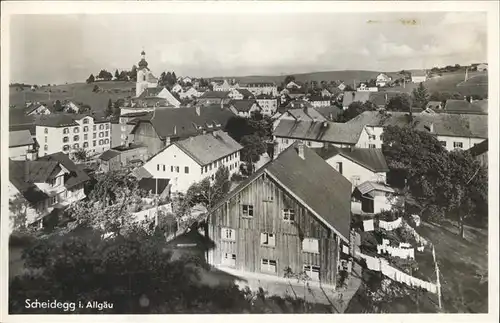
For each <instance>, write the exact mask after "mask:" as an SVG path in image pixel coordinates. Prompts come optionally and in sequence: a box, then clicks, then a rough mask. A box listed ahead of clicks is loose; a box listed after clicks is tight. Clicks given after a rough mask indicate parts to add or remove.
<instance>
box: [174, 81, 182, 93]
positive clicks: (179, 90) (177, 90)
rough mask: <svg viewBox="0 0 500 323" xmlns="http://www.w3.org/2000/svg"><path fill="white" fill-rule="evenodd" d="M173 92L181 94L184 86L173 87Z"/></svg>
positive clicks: (176, 84)
mask: <svg viewBox="0 0 500 323" xmlns="http://www.w3.org/2000/svg"><path fill="white" fill-rule="evenodd" d="M172 92H175V93H181V92H182V86H181V85H180V84H179V83H175V85H174V86H172Z"/></svg>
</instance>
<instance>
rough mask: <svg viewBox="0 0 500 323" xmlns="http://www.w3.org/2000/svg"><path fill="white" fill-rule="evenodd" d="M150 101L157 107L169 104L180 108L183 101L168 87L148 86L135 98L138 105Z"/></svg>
mask: <svg viewBox="0 0 500 323" xmlns="http://www.w3.org/2000/svg"><path fill="white" fill-rule="evenodd" d="M174 93H175V92H174ZM148 102H153V104H154V105H155V106H157V107H165V106H167V105H169V106H174V107H176V108H178V107H180V105H181V102H180V101H179V100H178V99H177V98H176V97H175V96H174V94H172V93H170V91H169V90H168V89H167V88H166V87H149V88H146V89H144V90H143V91H142V92H141V94H140V95H139V96H137V98H135V99H134V103H136V104H137V105H138V106H144V105H148ZM131 112H132V111H131Z"/></svg>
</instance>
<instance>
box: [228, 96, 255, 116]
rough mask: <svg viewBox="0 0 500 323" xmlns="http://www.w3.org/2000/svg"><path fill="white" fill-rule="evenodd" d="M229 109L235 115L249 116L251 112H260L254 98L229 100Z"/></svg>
mask: <svg viewBox="0 0 500 323" xmlns="http://www.w3.org/2000/svg"><path fill="white" fill-rule="evenodd" d="M229 110H231V112H233V113H234V114H235V115H237V116H240V117H243V118H250V117H251V116H252V114H254V113H256V112H259V113H260V112H261V111H262V109H261V108H260V106H259V104H258V103H257V101H256V100H254V99H252V100H232V101H231V102H229Z"/></svg>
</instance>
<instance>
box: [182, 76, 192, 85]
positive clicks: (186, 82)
mask: <svg viewBox="0 0 500 323" xmlns="http://www.w3.org/2000/svg"><path fill="white" fill-rule="evenodd" d="M182 82H183V83H184V84H193V79H191V78H190V77H189V76H186V77H185V78H183V79H182Z"/></svg>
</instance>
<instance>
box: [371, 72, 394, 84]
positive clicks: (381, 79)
mask: <svg viewBox="0 0 500 323" xmlns="http://www.w3.org/2000/svg"><path fill="white" fill-rule="evenodd" d="M391 80H392V78H391V77H390V76H388V75H387V74H384V73H380V74H379V75H377V79H376V81H375V85H376V86H377V87H384V86H387V85H389V83H390V82H391Z"/></svg>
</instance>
